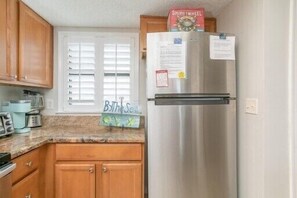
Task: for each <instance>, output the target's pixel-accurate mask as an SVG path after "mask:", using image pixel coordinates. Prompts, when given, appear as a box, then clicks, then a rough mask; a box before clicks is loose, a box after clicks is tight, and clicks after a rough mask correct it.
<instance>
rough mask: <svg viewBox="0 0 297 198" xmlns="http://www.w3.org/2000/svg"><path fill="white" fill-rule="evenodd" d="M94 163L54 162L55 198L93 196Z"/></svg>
mask: <svg viewBox="0 0 297 198" xmlns="http://www.w3.org/2000/svg"><path fill="white" fill-rule="evenodd" d="M95 178H96V177H95V164H75V163H69V164H56V198H82V197H83V198H95Z"/></svg>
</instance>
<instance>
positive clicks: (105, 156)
mask: <svg viewBox="0 0 297 198" xmlns="http://www.w3.org/2000/svg"><path fill="white" fill-rule="evenodd" d="M141 157H142V149H141V144H57V145H56V159H57V160H141V159H142V158H141Z"/></svg>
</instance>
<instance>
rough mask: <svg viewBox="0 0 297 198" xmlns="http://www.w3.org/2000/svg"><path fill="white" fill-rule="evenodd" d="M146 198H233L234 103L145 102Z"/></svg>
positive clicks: (234, 161) (234, 152) (234, 196)
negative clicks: (146, 108) (146, 128)
mask: <svg viewBox="0 0 297 198" xmlns="http://www.w3.org/2000/svg"><path fill="white" fill-rule="evenodd" d="M147 127H148V131H147V136H148V190H149V198H236V197H237V190H236V189H237V186H236V185H237V183H236V101H235V100H230V102H229V104H219V105H213V104H212V105H160V106H159V105H155V101H149V102H148V125H147Z"/></svg>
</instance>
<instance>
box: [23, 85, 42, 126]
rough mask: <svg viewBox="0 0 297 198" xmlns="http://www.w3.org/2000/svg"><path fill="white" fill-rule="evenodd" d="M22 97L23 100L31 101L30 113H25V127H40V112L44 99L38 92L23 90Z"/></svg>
mask: <svg viewBox="0 0 297 198" xmlns="http://www.w3.org/2000/svg"><path fill="white" fill-rule="evenodd" d="M23 97H24V99H25V100H31V111H30V112H28V113H26V124H27V127H30V128H34V127H41V126H42V122H41V120H42V119H41V114H40V111H41V110H42V109H43V108H44V97H43V95H41V94H40V93H39V92H35V91H29V90H24V91H23Z"/></svg>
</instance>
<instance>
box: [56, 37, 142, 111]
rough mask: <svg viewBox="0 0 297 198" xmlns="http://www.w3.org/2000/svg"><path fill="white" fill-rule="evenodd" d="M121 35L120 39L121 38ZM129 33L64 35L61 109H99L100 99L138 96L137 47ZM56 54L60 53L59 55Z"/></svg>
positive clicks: (133, 99)
mask: <svg viewBox="0 0 297 198" xmlns="http://www.w3.org/2000/svg"><path fill="white" fill-rule="evenodd" d="M121 37H123V38H121ZM135 40H138V35H137V34H135V35H134V37H133V36H132V37H131V36H121V35H117V36H116V37H115V36H106V37H105V36H96V34H95V33H94V35H92V33H89V36H85V37H81V36H77V35H75V36H69V35H67V36H64V37H63V39H61V41H59V43H62V51H63V53H62V59H61V60H62V61H61V64H60V65H61V67H62V68H63V69H62V70H61V71H62V74H63V89H62V90H61V91H59V95H62V97H60V96H59V101H60V102H59V110H60V111H62V112H75V113H80V112H87V113H88V112H90V113H92V112H96V113H98V112H100V111H101V110H102V108H103V101H104V100H115V101H119V100H120V98H121V97H124V102H131V101H132V102H134V101H136V100H137V97H138V90H137V88H138V86H137V84H138V78H137V75H136V74H137V73H138V69H137V67H136V62H137V57H135V54H137V53H136V52H137V50H138V49H137V48H136V47H135V46H136V45H135ZM59 56H60V54H59Z"/></svg>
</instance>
